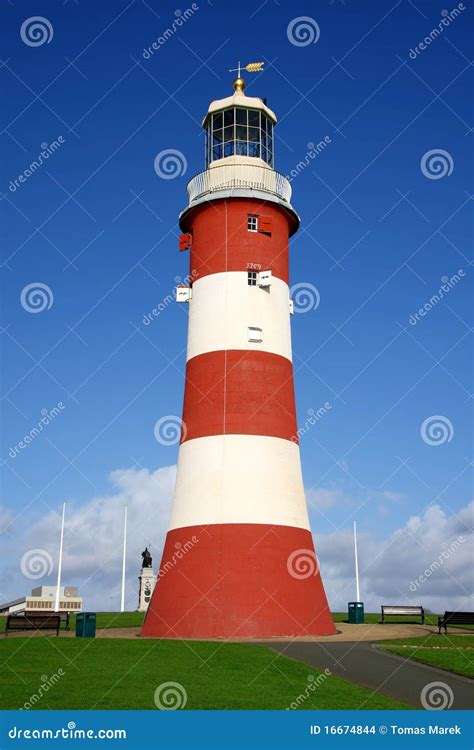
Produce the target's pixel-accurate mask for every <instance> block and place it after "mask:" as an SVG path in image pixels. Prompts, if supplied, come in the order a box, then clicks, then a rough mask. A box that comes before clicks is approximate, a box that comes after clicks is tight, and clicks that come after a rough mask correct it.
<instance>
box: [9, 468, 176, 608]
mask: <svg viewBox="0 0 474 750" xmlns="http://www.w3.org/2000/svg"><path fill="white" fill-rule="evenodd" d="M109 478H110V480H111V481H112V482H113V484H114V489H115V491H114V492H112V493H111V494H108V495H103V496H100V497H95V498H93V499H92V500H91V501H90V502H89V503H87V504H85V505H81V506H80V507H78V506H76V504H75V503H74V501H71V502H67V506H66V528H65V541H64V557H63V570H62V584H63V585H75V586H79V588H80V592H81V594H82V595H83V596H84V600H85V601H84V604H85V606H86V607H87V608H88V609H97V610H115V609H118V607H119V604H120V581H121V565H122V549H123V547H122V544H123V542H122V539H123V518H124V507H125V505H127V506H128V535H127V537H128V544H127V571H128V574H127V586H126V588H127V592H126V593H127V597H126V598H127V602H126V608H127V609H135V608H136V606H137V587H138V581H137V576H138V573H139V569H140V563H141V556H140V553H141V551H142V550H143V549H144V547H145V545H148V546H149V547H150V548H151V552H152V555H153V558H154V560H153V565H154V567H155V570H156V569H157V566H158V565H159V558H160V554H161V550H162V547H163V542H164V536H165V534H166V529H167V526H168V520H169V514H170V510H171V500H172V496H173V490H174V484H175V479H176V467H175V466H167V467H164V468H161V469H158V470H157V471H154V472H150V471H149V470H148V469H138V470H137V469H127V470H124V469H119V470H116V471H113V472H112V473H111V474H110V477H109ZM58 510H59V509H58ZM20 520H21V519H20ZM22 523H23V522H22ZM22 523H18V524H16V526H17V529H18V528H19V527H21V525H22ZM59 531H60V517H59V515H58V514H57V513H53V512H51V513H48V514H47V515H45V516H44V518H42V519H41V520H40V521H37V522H36V523H34V524H33V525H32V526H30V527H29V528H27V530H26V531H25V532H24V533H23V534H22V536H21V537H20V538H18V535H17V534H15V535H14V536H13V538H7V539H5V544H4V545H2V546H3V547H4V548H5V553H6V555H7V558H8V559H9V560H10V561H11V564H10V565H9V566H8V567H7V568H6V569H4V572H3V574H2V581H1V583H0V589H1V591H2V595H3V597H2V598H3V599H15V598H17V597H19V596H21V595H23V594H29V593H30V589H31V588H32V587H34V586H37V585H42V584H46V583H47V584H49V585H54V584H55V583H56V576H57V568H56V564H57V558H58V546H59ZM37 548H39V549H44V550H46V551H47V552H48V553H49V554H50V555H51V557H52V559H53V560H54V569H53V572H52V574H51V575H50V576H49V578H48V579H40V580H30V579H28V578H25V577H24V576H23V575H22V573H21V570H20V560H21V557H22V555H23V554H24V553H25V552H26V551H28V550H29V549H37Z"/></svg>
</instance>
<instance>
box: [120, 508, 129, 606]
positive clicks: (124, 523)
mask: <svg viewBox="0 0 474 750" xmlns="http://www.w3.org/2000/svg"><path fill="white" fill-rule="evenodd" d="M127 510H128V506H127V505H126V506H125V514H124V519H123V557H122V597H121V601H120V611H121V612H124V611H125V559H126V556H127Z"/></svg>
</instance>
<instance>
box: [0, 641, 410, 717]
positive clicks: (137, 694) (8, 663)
mask: <svg viewBox="0 0 474 750" xmlns="http://www.w3.org/2000/svg"><path fill="white" fill-rule="evenodd" d="M0 665H1V666H0V695H2V696H3V697H2V699H1V701H2V705H1V706H0V708H2V709H18V708H21V707H22V706H23V705H24V704H25V702H27V701H30V702H31V696H32V695H34V694H38V691H39V688H40V685H41V683H42V682H44V678H45V677H46V678H49V679H50V680H51V677H52V676H53V675H55V674H61V673H60V672H58V670H60V669H61V670H62V672H63V673H64V674H63V675H62V676H60V678H59V679H58V681H57V682H56V683H55V684H53V685H52V687H51V688H50V689H49V690H48V691H47V692H45V694H44V695H43V696H42V697H41V698H40V699H39V700H38V701H37V702H35V703H34V706H33V707H34V708H35V709H44V710H46V709H94V708H95V709H151V710H153V709H154V710H156V706H155V702H154V695H155V690H156V689H157V688H158V686H160V685H161V684H162V683H164V682H173V683H179V685H181V686H182V687H183V688H184V690H185V691H186V694H187V703H186V706H185V707H186V709H285V708H287V707H290V706H291V704H293V707H298V708H300V709H303V710H308V709H357V708H359V706H361V704H364V709H404V708H410V706H406V705H404V704H403V703H399V702H398V701H395V700H392V699H390V698H387V697H385V696H382V695H371V691H370V690H367V689H366V688H363V687H359V686H357V685H354V684H352V683H350V682H347V681H345V680H342V679H340V678H339V677H333V676H327V675H325V674H324V673H321V672H319V671H318V670H316V669H313V668H311V667H308V666H306V665H305V664H301V663H300V662H296V661H292V660H291V659H288V658H286V657H285V656H280V655H279V654H276V653H274V652H273V651H270V650H269V649H267V648H265V647H263V646H255V645H251V644H248V645H247V644H238V643H233V644H229V643H227V644H219V643H210V642H201V641H191V642H189V641H188V642H186V641H149V640H143V641H142V640H139V639H137V640H128V639H127V640H126V639H110V640H99V639H97V640H86V639H84V640H83V639H74V638H55V637H42V638H18V637H14V638H10V639H8V638H6V639H3V638H2V639H1V641H0ZM313 688H314V689H313ZM296 701H298V703H296Z"/></svg>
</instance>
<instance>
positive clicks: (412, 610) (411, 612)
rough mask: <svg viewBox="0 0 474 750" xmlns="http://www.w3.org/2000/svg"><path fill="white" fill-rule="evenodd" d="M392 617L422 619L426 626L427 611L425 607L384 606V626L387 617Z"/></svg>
mask: <svg viewBox="0 0 474 750" xmlns="http://www.w3.org/2000/svg"><path fill="white" fill-rule="evenodd" d="M387 615H390V616H395V617H398V616H400V617H401V616H405V617H407V616H408V617H421V624H422V625H424V624H425V610H424V609H423V607H407V606H402V605H400V606H398V605H395V604H382V625H383V623H384V622H385V617H387Z"/></svg>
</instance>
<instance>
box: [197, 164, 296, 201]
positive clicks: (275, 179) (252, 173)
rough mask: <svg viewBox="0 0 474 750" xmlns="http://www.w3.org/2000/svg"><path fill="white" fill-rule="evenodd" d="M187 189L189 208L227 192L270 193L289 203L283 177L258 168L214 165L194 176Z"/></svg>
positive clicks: (288, 185) (247, 165) (257, 165)
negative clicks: (207, 197) (193, 204)
mask: <svg viewBox="0 0 474 750" xmlns="http://www.w3.org/2000/svg"><path fill="white" fill-rule="evenodd" d="M187 189H188V198H189V204H190V205H191V204H192V203H194V202H197V201H200V200H202V199H203V198H204V197H205V196H207V195H209V194H212V193H219V192H227V191H250V192H256V193H262V192H263V193H270V194H271V195H273V196H276V198H278V199H279V200H282V201H284V202H285V203H288V204H290V200H291V185H290V183H289V181H288V180H287V179H286V177H285V176H284V175H282V174H280V173H279V172H275V170H274V169H271V168H270V167H266V166H263V165H260V164H242V163H241V162H240V163H233V164H232V163H227V164H221V165H217V164H214V165H212V166H211V167H210V168H209V169H206V170H205V171H204V172H199V174H197V175H195V177H193V178H192V180H191V181H190V182H189V183H188V188H187Z"/></svg>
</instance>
